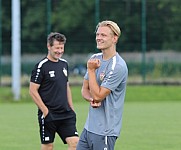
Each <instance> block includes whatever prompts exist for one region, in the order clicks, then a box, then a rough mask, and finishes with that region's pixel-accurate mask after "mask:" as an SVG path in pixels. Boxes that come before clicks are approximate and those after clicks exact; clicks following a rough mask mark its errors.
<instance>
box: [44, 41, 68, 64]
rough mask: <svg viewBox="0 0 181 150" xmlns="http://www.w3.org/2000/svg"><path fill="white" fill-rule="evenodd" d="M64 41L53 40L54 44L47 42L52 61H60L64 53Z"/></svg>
mask: <svg viewBox="0 0 181 150" xmlns="http://www.w3.org/2000/svg"><path fill="white" fill-rule="evenodd" d="M64 45H65V44H64V43H63V42H59V41H57V40H54V41H53V45H52V46H50V44H47V47H48V56H47V57H48V59H50V60H51V61H58V59H59V58H60V57H62V55H63V53H64Z"/></svg>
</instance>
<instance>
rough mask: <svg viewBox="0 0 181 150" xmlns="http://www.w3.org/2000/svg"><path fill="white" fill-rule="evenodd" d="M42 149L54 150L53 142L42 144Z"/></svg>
mask: <svg viewBox="0 0 181 150" xmlns="http://www.w3.org/2000/svg"><path fill="white" fill-rule="evenodd" d="M41 150H53V143H49V144H41Z"/></svg>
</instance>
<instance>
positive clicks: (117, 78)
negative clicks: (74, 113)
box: [84, 53, 128, 136]
mask: <svg viewBox="0 0 181 150" xmlns="http://www.w3.org/2000/svg"><path fill="white" fill-rule="evenodd" d="M92 57H94V58H97V59H100V61H101V66H100V67H99V68H98V69H96V79H97V83H98V84H99V85H100V86H102V87H105V88H107V89H110V90H111V93H110V94H109V95H108V96H107V97H106V98H105V100H103V101H102V102H101V106H100V107H99V108H92V107H91V106H90V107H89V114H88V117H87V120H86V123H85V129H86V130H88V131H89V132H92V133H95V134H98V135H104V136H119V134H120V130H121V126H122V113H123V105H124V98H125V92H126V81H127V76H128V69H127V65H126V63H125V61H124V60H123V59H122V58H121V56H120V55H119V54H118V53H117V54H116V55H115V56H114V57H112V58H111V59H109V60H106V61H105V60H103V58H102V53H98V54H94V55H93V56H92ZM84 79H86V80H88V79H89V77H88V73H86V74H85V76H84Z"/></svg>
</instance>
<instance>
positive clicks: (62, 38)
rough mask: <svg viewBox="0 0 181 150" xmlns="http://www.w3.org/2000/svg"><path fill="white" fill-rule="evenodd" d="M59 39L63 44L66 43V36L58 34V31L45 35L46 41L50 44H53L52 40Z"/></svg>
mask: <svg viewBox="0 0 181 150" xmlns="http://www.w3.org/2000/svg"><path fill="white" fill-rule="evenodd" d="M55 40H56V41H59V42H61V43H63V44H65V43H66V37H65V35H63V34H60V33H58V32H51V33H50V34H49V35H48V37H47V43H49V44H50V46H53V42H54V41H55Z"/></svg>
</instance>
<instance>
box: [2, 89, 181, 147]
mask: <svg viewBox="0 0 181 150" xmlns="http://www.w3.org/2000/svg"><path fill="white" fill-rule="evenodd" d="M0 90H1V92H0V99H1V100H0V101H1V103H0V150H38V149H40V140H39V134H38V123H37V116H36V114H37V108H36V106H35V105H34V104H33V103H32V102H30V101H29V100H27V99H29V97H28V95H27V93H28V92H27V89H23V92H22V99H23V100H22V102H14V103H12V102H11V100H9V99H11V96H12V95H11V94H10V90H9V88H7V89H6V88H5V89H4V88H0ZM144 92H146V93H144ZM72 93H73V97H74V99H75V103H74V107H75V111H76V113H77V128H78V131H79V133H81V131H82V129H83V126H84V123H85V119H86V117H87V112H88V104H87V103H86V102H84V101H83V100H82V98H81V96H80V87H75V88H74V87H73V88H72ZM8 95H9V97H8ZM180 96H181V94H180V87H178V86H176V87H174V86H173V87H170V86H168V87H164V86H161V87H159V86H157V87H152V86H145V87H142V86H133V87H132V86H128V88H127V95H126V101H125V107H124V114H123V127H122V132H121V136H120V137H119V138H118V140H117V143H116V147H115V150H180V149H181V117H180V115H181V98H180ZM162 97H163V99H162ZM4 98H6V99H7V100H8V103H7V102H4V100H3V99H4ZM27 101H28V102H27ZM60 149H61V150H66V149H67V146H66V145H64V144H63V143H62V141H60V140H59V138H58V137H56V140H55V150H60Z"/></svg>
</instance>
